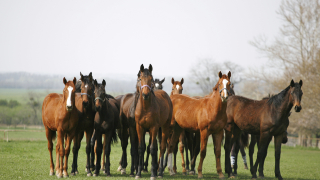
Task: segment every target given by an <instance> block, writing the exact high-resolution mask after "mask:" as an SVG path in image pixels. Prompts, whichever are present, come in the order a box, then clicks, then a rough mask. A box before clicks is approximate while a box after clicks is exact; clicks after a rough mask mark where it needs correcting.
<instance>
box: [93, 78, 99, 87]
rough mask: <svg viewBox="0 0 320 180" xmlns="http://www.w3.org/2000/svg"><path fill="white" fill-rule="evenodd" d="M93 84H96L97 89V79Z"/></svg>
mask: <svg viewBox="0 0 320 180" xmlns="http://www.w3.org/2000/svg"><path fill="white" fill-rule="evenodd" d="M93 84H94V86H95V87H97V85H98V82H97V80H96V79H95V80H94V82H93Z"/></svg>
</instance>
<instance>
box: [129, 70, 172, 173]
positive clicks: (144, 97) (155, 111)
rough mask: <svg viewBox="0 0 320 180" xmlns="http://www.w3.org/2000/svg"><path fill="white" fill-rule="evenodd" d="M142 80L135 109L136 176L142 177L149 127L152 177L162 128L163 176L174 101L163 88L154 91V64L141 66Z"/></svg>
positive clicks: (160, 169) (161, 159)
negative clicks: (137, 143) (137, 156)
mask: <svg viewBox="0 0 320 180" xmlns="http://www.w3.org/2000/svg"><path fill="white" fill-rule="evenodd" d="M139 78H140V82H141V87H140V88H141V90H140V95H139V98H138V100H137V105H136V109H135V121H136V129H137V134H138V139H139V147H138V153H139V165H138V173H137V174H136V178H140V177H141V170H142V168H143V156H144V151H145V134H146V130H147V129H149V133H150V138H151V139H152V140H151V147H150V153H151V157H152V163H151V179H155V177H156V176H157V169H158V162H157V151H158V147H157V146H158V145H157V138H156V137H157V134H158V131H159V128H160V127H161V129H162V141H161V148H160V163H159V164H160V167H159V177H162V176H163V155H164V152H165V150H166V144H167V138H168V136H169V134H170V130H171V128H170V124H171V118H172V103H171V100H170V97H169V95H168V94H167V93H166V92H165V91H163V90H157V91H153V90H152V88H151V84H152V81H153V77H152V65H151V64H150V65H149V68H148V69H144V66H143V64H142V65H141V66H140V76H139Z"/></svg>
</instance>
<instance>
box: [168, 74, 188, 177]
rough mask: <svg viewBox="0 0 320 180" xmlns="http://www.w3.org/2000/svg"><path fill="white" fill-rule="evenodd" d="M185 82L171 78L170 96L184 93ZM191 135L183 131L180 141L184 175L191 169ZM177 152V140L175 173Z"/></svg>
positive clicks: (174, 157)
mask: <svg viewBox="0 0 320 180" xmlns="http://www.w3.org/2000/svg"><path fill="white" fill-rule="evenodd" d="M183 82H184V80H183V78H182V79H181V81H175V80H174V78H172V79H171V83H172V91H171V94H170V96H172V95H173V94H182V91H183V87H182V84H183ZM190 135H192V134H191V133H189V132H186V131H182V133H181V134H180V138H179V142H180V146H179V150H180V153H181V158H182V174H183V175H186V174H187V170H189V157H188V150H190V152H191V153H190V154H191V155H192V154H193V153H192V149H193V148H192V143H193V140H192V137H191V136H190ZM184 149H186V162H185V160H184ZM177 152H178V142H177V144H176V146H175V148H174V152H173V171H174V173H177ZM167 155H168V154H167ZM186 165H187V168H186Z"/></svg>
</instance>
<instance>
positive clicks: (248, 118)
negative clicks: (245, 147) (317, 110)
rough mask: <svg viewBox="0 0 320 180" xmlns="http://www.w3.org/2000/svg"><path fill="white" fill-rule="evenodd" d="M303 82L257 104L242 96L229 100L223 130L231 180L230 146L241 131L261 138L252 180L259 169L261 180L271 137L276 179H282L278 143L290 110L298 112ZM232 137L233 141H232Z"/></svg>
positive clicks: (294, 84) (287, 123) (279, 144)
mask: <svg viewBox="0 0 320 180" xmlns="http://www.w3.org/2000/svg"><path fill="white" fill-rule="evenodd" d="M301 87H302V81H301V80H300V82H299V83H294V81H293V80H292V81H291V82H290V85H289V86H288V87H287V88H285V89H284V90H283V91H281V92H280V93H279V94H277V95H274V96H273V97H271V98H269V99H264V100H260V101H256V100H251V99H248V98H245V97H241V96H232V97H230V98H229V100H228V108H227V116H228V126H227V127H226V143H225V151H226V153H225V154H226V155H225V158H226V161H225V162H226V167H225V168H226V173H228V175H229V176H230V175H231V174H232V172H231V165H230V159H229V158H230V146H231V144H232V143H233V142H234V141H235V140H236V139H238V138H239V134H240V133H241V131H244V132H246V133H249V134H253V135H260V139H259V147H258V154H257V160H256V162H255V164H254V166H253V167H252V168H251V169H250V171H251V174H252V178H257V175H256V172H257V168H258V165H259V177H264V174H263V166H264V160H265V158H266V156H267V150H268V146H269V143H270V141H271V139H272V136H274V144H275V176H276V177H277V178H278V179H282V176H281V173H280V167H279V165H280V154H281V142H282V141H283V135H284V132H285V131H286V129H287V127H288V125H289V120H288V116H289V113H290V110H291V109H292V107H294V109H295V111H296V112H300V110H301V105H300V103H301V97H302V90H301ZM232 135H233V138H231V137H232Z"/></svg>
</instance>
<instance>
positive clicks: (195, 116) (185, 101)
mask: <svg viewBox="0 0 320 180" xmlns="http://www.w3.org/2000/svg"><path fill="white" fill-rule="evenodd" d="M218 75H219V80H218V82H217V84H216V85H215V86H214V88H213V92H212V93H211V95H208V96H206V97H204V98H201V99H196V98H191V97H189V96H186V95H182V94H174V95H171V96H170V98H171V100H172V104H173V116H172V121H173V123H174V131H173V135H172V137H171V141H170V145H169V149H168V154H169V155H168V169H169V171H170V175H174V172H173V169H172V151H173V149H174V146H175V145H176V142H177V140H178V138H179V136H180V133H181V132H182V131H183V130H186V131H188V132H191V133H195V132H200V141H201V153H200V156H201V158H200V162H199V166H198V178H202V177H203V175H202V164H203V160H204V158H205V156H206V147H207V141H208V137H209V135H210V134H212V138H213V142H214V152H215V155H216V167H217V172H218V174H219V178H224V175H223V173H222V169H221V163H220V156H221V141H222V138H223V132H224V131H223V130H224V127H225V126H226V124H227V115H226V108H227V101H228V98H229V94H230V92H229V91H230V78H231V72H230V71H229V73H228V75H225V74H222V73H221V71H220V72H219V73H218ZM193 158H195V157H193Z"/></svg>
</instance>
